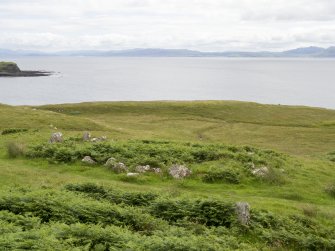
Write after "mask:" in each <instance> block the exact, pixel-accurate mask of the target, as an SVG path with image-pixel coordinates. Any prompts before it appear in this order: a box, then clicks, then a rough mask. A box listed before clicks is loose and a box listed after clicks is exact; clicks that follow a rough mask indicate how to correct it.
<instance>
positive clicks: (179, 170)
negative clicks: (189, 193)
mask: <svg viewBox="0 0 335 251" xmlns="http://www.w3.org/2000/svg"><path fill="white" fill-rule="evenodd" d="M169 174H170V175H171V176H172V177H173V178H175V179H183V178H185V177H188V176H190V175H191V174H192V171H191V170H190V169H188V168H187V167H186V166H183V165H173V166H172V167H170V169H169Z"/></svg>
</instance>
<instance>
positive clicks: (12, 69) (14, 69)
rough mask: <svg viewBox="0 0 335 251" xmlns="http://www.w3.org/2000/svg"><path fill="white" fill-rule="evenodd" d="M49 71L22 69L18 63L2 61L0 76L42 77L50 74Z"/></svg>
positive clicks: (0, 63)
mask: <svg viewBox="0 0 335 251" xmlns="http://www.w3.org/2000/svg"><path fill="white" fill-rule="evenodd" d="M49 75H51V72H47V71H21V69H20V68H19V67H18V66H17V64H16V63H13V62H0V77H42V76H49Z"/></svg>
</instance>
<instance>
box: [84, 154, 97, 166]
mask: <svg viewBox="0 0 335 251" xmlns="http://www.w3.org/2000/svg"><path fill="white" fill-rule="evenodd" d="M81 162H83V163H85V164H87V165H95V164H96V162H95V161H94V160H93V159H92V157H91V156H85V157H84V158H83V159H82V160H81Z"/></svg>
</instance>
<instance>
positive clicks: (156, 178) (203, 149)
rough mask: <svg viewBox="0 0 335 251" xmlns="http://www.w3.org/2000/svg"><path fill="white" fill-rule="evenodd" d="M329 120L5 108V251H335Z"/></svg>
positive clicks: (261, 113) (219, 105)
mask: <svg viewBox="0 0 335 251" xmlns="http://www.w3.org/2000/svg"><path fill="white" fill-rule="evenodd" d="M334 122H335V111H333V110H327V109H319V108H308V107H291V106H275V105H260V104H255V103H245V102H233V101H204V102H110V103H83V104H66V105H48V106H42V107H11V106H6V105H0V131H1V132H2V133H1V135H0V233H1V234H0V250H23V249H25V250H50V247H52V249H53V250H334V249H335V234H334V233H335V224H334V221H333V219H334V217H335V208H334V206H333V205H334V190H335V189H334V177H335V161H334V159H335V154H334V152H335V141H334V140H333V139H334V136H335V123H334ZM57 131H60V132H62V133H63V135H64V141H63V142H62V143H54V144H50V143H48V141H49V138H50V135H51V133H52V132H57ZM85 131H89V132H91V134H92V137H96V138H98V137H101V136H107V138H108V139H107V141H103V142H87V141H86V142H85V141H83V140H82V135H83V133H84V132H85ZM4 132H5V133H4ZM85 156H90V157H92V159H93V160H94V161H95V162H96V164H95V165H85V164H84V163H81V159H82V158H83V157H85ZM110 157H113V158H115V160H116V162H122V163H124V164H125V165H126V166H127V167H128V168H129V171H130V172H136V167H137V166H138V165H143V166H144V165H150V166H151V167H155V168H160V169H161V173H154V172H147V173H143V174H140V175H139V176H130V177H128V176H127V175H126V174H125V173H119V174H117V173H114V172H113V171H112V170H111V169H110V168H107V167H105V166H104V163H105V162H106V160H107V159H109V158H110ZM174 164H179V165H185V166H186V167H188V168H189V169H191V170H192V175H191V176H190V177H187V178H185V179H182V180H175V179H173V178H172V177H171V176H170V175H169V172H168V169H169V167H170V166H171V165H174ZM262 170H263V171H264V170H266V172H265V171H264V172H260V171H262ZM241 201H244V202H248V203H249V205H250V207H251V217H250V222H249V224H248V225H243V224H241V223H240V222H239V220H238V217H237V213H236V209H235V204H236V202H241Z"/></svg>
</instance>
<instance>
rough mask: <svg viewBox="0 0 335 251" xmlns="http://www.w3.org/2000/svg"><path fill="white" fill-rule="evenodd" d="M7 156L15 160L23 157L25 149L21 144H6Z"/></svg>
mask: <svg viewBox="0 0 335 251" xmlns="http://www.w3.org/2000/svg"><path fill="white" fill-rule="evenodd" d="M6 148H7V154H8V156H9V157H10V158H17V157H20V156H23V155H24V154H25V152H26V147H25V145H24V144H23V143H19V142H8V143H7V144H6Z"/></svg>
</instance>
